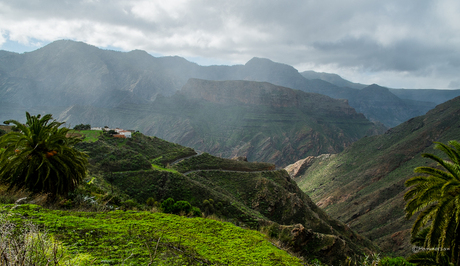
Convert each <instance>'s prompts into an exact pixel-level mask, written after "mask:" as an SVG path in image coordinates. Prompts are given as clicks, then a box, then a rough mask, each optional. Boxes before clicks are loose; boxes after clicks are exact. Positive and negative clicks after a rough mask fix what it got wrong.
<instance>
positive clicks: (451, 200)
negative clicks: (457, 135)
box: [404, 141, 460, 265]
mask: <svg viewBox="0 0 460 266" xmlns="http://www.w3.org/2000/svg"><path fill="white" fill-rule="evenodd" d="M448 144H449V145H450V146H448V145H445V144H443V143H439V142H436V146H435V149H437V150H440V151H442V152H444V153H445V154H446V155H447V156H448V158H449V159H448V160H444V159H442V158H440V157H438V156H436V155H433V154H427V153H425V154H422V156H423V157H425V158H429V159H432V160H434V161H436V162H437V163H438V166H441V167H442V168H444V169H438V168H433V167H426V166H422V167H417V168H415V170H414V171H415V172H416V173H419V174H423V175H420V176H415V177H412V178H411V179H409V180H407V181H406V183H405V185H406V186H407V187H411V189H410V190H409V191H408V192H407V193H406V194H405V195H404V199H405V200H406V201H408V202H407V204H406V208H405V211H406V218H410V217H412V216H413V215H414V214H416V213H418V216H417V219H416V220H415V222H414V225H413V227H412V231H411V235H412V242H413V244H416V245H420V246H419V247H422V248H423V249H424V251H423V252H422V253H416V254H414V255H413V256H412V257H411V258H409V261H411V260H412V261H413V262H417V263H421V264H423V265H441V264H445V263H453V264H455V265H460V258H459V246H460V245H459V244H460V227H459V225H460V144H459V143H458V142H457V141H449V143H448ZM424 258H425V259H424ZM430 261H431V263H434V264H430Z"/></svg>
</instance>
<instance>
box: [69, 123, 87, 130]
mask: <svg viewBox="0 0 460 266" xmlns="http://www.w3.org/2000/svg"><path fill="white" fill-rule="evenodd" d="M73 129H75V130H90V129H91V125H89V124H86V125H83V124H80V125H76V126H75V127H74V128H73Z"/></svg>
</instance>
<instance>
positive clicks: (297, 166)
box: [284, 154, 330, 178]
mask: <svg viewBox="0 0 460 266" xmlns="http://www.w3.org/2000/svg"><path fill="white" fill-rule="evenodd" d="M329 157H330V154H321V155H320V156H308V157H307V158H305V159H302V160H298V161H297V162H295V163H293V164H290V165H288V166H286V167H285V168H284V170H286V171H287V172H288V173H289V176H290V177H291V178H296V177H299V176H301V175H303V174H304V173H305V171H306V170H307V169H308V168H309V167H310V166H312V165H313V163H314V162H315V160H316V159H324V158H329Z"/></svg>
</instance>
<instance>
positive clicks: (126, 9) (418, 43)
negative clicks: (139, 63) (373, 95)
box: [0, 0, 460, 84]
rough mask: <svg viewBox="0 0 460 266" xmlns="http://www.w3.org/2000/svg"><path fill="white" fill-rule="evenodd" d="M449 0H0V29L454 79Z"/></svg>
mask: <svg viewBox="0 0 460 266" xmlns="http://www.w3.org/2000/svg"><path fill="white" fill-rule="evenodd" d="M449 1H451V0H440V1H428V0H417V1H404V2H401V1H399V0H388V1H380V0H379V1H376V0H372V1H371V0H356V1H341V0H329V1H327V0H326V1H301V0H298V1H279V0H263V1H262V0H255V1H247V0H233V1H215V0H193V1H192V0H191V1H174V2H172V1H170V2H161V1H142V0H118V1H109V0H80V1H78V0H72V1H70V0H66V1H63V0H42V1H28V0H15V1H7V0H0V32H1V33H2V34H4V35H5V36H7V35H8V34H9V33H11V34H15V36H21V34H26V35H27V34H29V35H30V36H28V37H29V38H43V36H42V35H33V34H34V33H30V32H24V33H21V32H14V33H13V32H11V31H14V30H18V29H17V27H15V25H16V24H18V23H28V21H32V22H33V23H40V21H47V20H50V19H54V20H53V21H55V23H56V24H59V23H63V24H62V25H64V27H65V25H66V24H65V23H64V22H66V21H72V22H74V24H75V25H74V27H75V29H72V32H65V33H63V34H62V35H63V36H64V38H69V39H75V40H81V41H85V42H90V43H91V44H94V45H99V46H111V47H119V48H122V49H126V50H131V49H144V50H147V51H148V52H151V53H155V54H164V55H179V56H188V57H195V58H198V57H202V58H216V59H218V61H228V62H233V63H245V62H246V61H247V60H249V59H250V58H252V57H254V56H257V57H266V58H270V59H272V60H273V61H277V62H282V63H287V64H291V65H301V64H304V63H309V62H310V63H312V64H314V65H327V64H333V65H336V66H338V67H349V68H356V69H362V70H365V71H371V72H376V73H378V72H380V71H395V72H401V73H402V72H404V73H406V72H407V73H408V74H409V75H415V76H417V75H433V76H434V75H438V76H437V78H438V79H447V78H448V80H454V78H452V77H454V76H453V75H454V73H458V70H459V69H460V48H459V47H460V43H459V42H460V38H458V37H456V35H458V34H457V32H458V26H456V25H460V19H459V18H457V16H450V17H449V16H444V15H445V14H447V13H448V12H451V13H452V10H454V11H455V10H456V9H460V5H458V4H456V2H455V1H451V2H449ZM152 3H153V4H155V3H158V4H159V5H153V4H152ZM165 3H167V5H171V3H172V4H174V5H173V6H162V5H163V4H165ZM140 4H144V5H145V6H142V7H139V5H140ZM443 5H445V6H443ZM446 6H447V8H448V9H449V10H446ZM168 8H169V9H168ZM171 10H172V11H173V12H170V11H171ZM459 11H460V10H459ZM139 12H141V13H142V12H144V14H140V13H139ZM453 13H454V14H455V12H453ZM150 14H155V15H152V16H150ZM456 20H458V21H456ZM457 22H458V23H457ZM43 23H44V22H43ZM49 27H51V26H49ZM456 27H457V28H456ZM25 28H27V27H25ZM23 29H24V28H20V30H23ZM51 30H53V29H51ZM56 35H57V36H61V35H58V34H56ZM26 37H27V36H26ZM47 41H50V40H47ZM301 70H304V69H301ZM446 84H447V81H446Z"/></svg>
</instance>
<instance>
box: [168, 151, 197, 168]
mask: <svg viewBox="0 0 460 266" xmlns="http://www.w3.org/2000/svg"><path fill="white" fill-rule="evenodd" d="M195 152H196V154H194V155H190V156H187V157H183V158H179V159H177V160H175V161H174V162H172V163H170V164H169V165H175V164H177V163H179V162H182V161H183V160H187V159H189V158H192V157H195V156H198V155H201V154H203V152H202V151H195Z"/></svg>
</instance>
